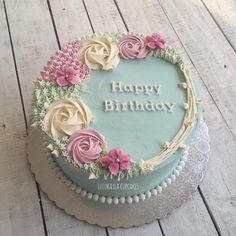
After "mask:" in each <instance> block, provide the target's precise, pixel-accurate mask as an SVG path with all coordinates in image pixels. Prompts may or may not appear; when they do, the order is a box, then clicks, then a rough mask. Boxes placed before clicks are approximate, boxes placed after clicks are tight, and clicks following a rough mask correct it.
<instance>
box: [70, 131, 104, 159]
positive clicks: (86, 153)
mask: <svg viewBox="0 0 236 236" xmlns="http://www.w3.org/2000/svg"><path fill="white" fill-rule="evenodd" d="M104 146H105V140H104V137H103V136H102V135H101V134H99V133H98V132H97V131H96V130H93V129H81V130H79V131H76V132H75V133H73V134H72V135H71V136H70V139H69V143H68V146H67V150H68V153H69V154H70V155H71V156H72V157H73V159H74V161H75V162H76V163H79V164H89V163H92V162H94V161H95V160H97V159H98V158H99V157H100V156H101V152H102V148H103V147H104Z"/></svg>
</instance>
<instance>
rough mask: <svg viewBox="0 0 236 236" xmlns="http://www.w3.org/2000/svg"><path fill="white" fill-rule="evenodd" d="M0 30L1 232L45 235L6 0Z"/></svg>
mask: <svg viewBox="0 0 236 236" xmlns="http://www.w3.org/2000/svg"><path fill="white" fill-rule="evenodd" d="M0 32H1V37H0V51H1V56H0V65H1V66H0V76H1V86H0V153H1V154H0V203H1V204H0V234H1V235H4V236H8V235H29V236H32V235H44V229H43V222H42V217H41V210H40V205H39V199H38V194H37V189H36V185H35V182H34V178H33V176H32V174H31V171H30V169H29V166H28V163H27V160H26V148H25V136H26V129H25V122H24V116H23V110H22V106H21V98H20V93H19V88H18V84H17V77H16V72H15V68H14V61H13V54H12V50H11V44H10V38H9V32H8V28H7V21H6V16H5V12H4V6H3V2H2V1H0ZM9 108H10V109H9Z"/></svg>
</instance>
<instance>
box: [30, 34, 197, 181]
mask: <svg viewBox="0 0 236 236" xmlns="http://www.w3.org/2000/svg"><path fill="white" fill-rule="evenodd" d="M149 56H154V57H159V58H162V59H164V60H167V61H169V62H171V63H172V64H176V65H178V66H179V68H180V69H181V71H182V72H183V74H184V78H185V80H186V82H185V83H180V86H181V87H182V88H184V89H186V91H187V100H188V102H187V103H186V104H185V109H186V114H185V119H184V122H183V125H182V127H181V129H180V130H179V133H178V134H177V135H176V137H175V138H174V139H173V140H171V142H166V143H165V145H164V149H163V151H161V153H160V154H159V155H157V156H155V157H154V158H153V159H151V160H148V161H143V160H140V161H138V162H135V161H132V159H131V156H130V155H129V154H126V153H124V152H123V151H122V150H121V149H120V148H119V147H114V148H112V149H111V150H107V148H106V141H105V138H104V137H103V135H102V134H100V133H99V132H97V131H96V130H94V129H91V128H89V125H90V123H91V122H92V121H93V115H92V113H91V111H90V109H89V107H88V106H87V105H86V104H85V103H84V102H83V101H82V100H81V99H80V98H79V95H80V92H81V88H82V86H83V83H84V81H85V80H86V79H87V78H88V77H89V75H90V74H91V73H92V70H112V69H114V68H115V67H116V66H117V65H118V64H119V61H120V58H122V59H124V60H132V59H142V58H146V57H149ZM196 102H197V101H196V98H195V94H194V92H193V87H192V82H191V78H190V75H189V72H188V69H187V67H186V65H185V64H184V63H183V61H182V59H181V57H180V56H179V55H178V54H177V53H176V51H175V50H174V49H173V48H172V47H171V46H168V45H167V44H166V41H165V40H164V39H163V38H162V37H161V36H160V35H159V34H158V33H154V34H152V35H150V36H144V35H138V34H133V33H104V34H94V35H92V36H86V37H83V38H81V39H78V40H75V41H72V42H69V43H67V44H66V46H65V47H64V48H63V49H62V50H59V51H58V52H57V53H56V54H55V55H54V56H52V57H51V58H50V59H49V61H48V63H47V65H46V66H45V67H44V70H43V71H41V76H40V77H39V78H38V79H37V80H36V81H35V91H34V100H33V124H32V126H37V127H39V128H40V130H41V131H42V132H43V135H44V137H45V143H46V145H47V149H48V150H50V152H51V153H52V154H53V155H54V156H55V157H63V158H65V159H66V160H67V161H68V162H69V163H70V164H71V165H72V166H74V167H76V169H78V170H81V171H84V172H86V173H89V174H90V176H89V178H98V177H101V176H103V177H104V178H108V177H111V178H113V177H114V176H116V177H118V179H120V178H128V177H132V176H138V175H140V174H145V173H148V172H150V171H152V170H153V169H154V168H155V167H156V166H158V165H159V164H161V163H162V162H163V161H164V160H166V159H167V158H168V157H169V156H170V155H171V154H172V153H174V152H175V151H176V150H177V149H178V148H185V145H184V144H183V141H184V139H185V138H186V136H187V135H188V134H189V132H190V130H191V128H192V126H193V123H194V120H195V116H196V114H197V108H196Z"/></svg>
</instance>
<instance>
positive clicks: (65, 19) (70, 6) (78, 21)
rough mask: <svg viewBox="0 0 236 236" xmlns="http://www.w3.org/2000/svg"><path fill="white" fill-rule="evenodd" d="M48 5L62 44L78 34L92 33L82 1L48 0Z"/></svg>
mask: <svg viewBox="0 0 236 236" xmlns="http://www.w3.org/2000/svg"><path fill="white" fill-rule="evenodd" d="M50 5H51V9H52V14H53V17H54V20H55V25H56V29H57V33H58V37H59V40H60V43H61V45H62V46H63V45H65V43H66V42H68V41H70V40H72V39H74V38H76V37H78V36H82V35H87V34H92V33H93V31H92V29H91V26H90V23H89V19H88V16H87V13H86V11H85V8H84V5H83V2H82V1H77V0H70V1H64V0H50Z"/></svg>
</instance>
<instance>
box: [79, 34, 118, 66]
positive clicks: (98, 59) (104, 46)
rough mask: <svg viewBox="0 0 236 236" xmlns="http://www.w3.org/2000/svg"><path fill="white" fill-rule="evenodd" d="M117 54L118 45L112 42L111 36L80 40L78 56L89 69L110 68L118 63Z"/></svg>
mask: <svg viewBox="0 0 236 236" xmlns="http://www.w3.org/2000/svg"><path fill="white" fill-rule="evenodd" d="M118 54H119V50H118V47H117V46H116V45H114V44H112V41H111V38H109V37H98V38H92V39H88V40H83V41H81V48H80V50H79V52H78V58H79V60H82V61H83V62H84V63H85V64H86V65H87V66H88V67H89V68H90V69H94V70H101V69H102V70H110V69H114V68H115V67H116V66H117V65H118V63H119V61H120V59H119V55H118Z"/></svg>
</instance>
